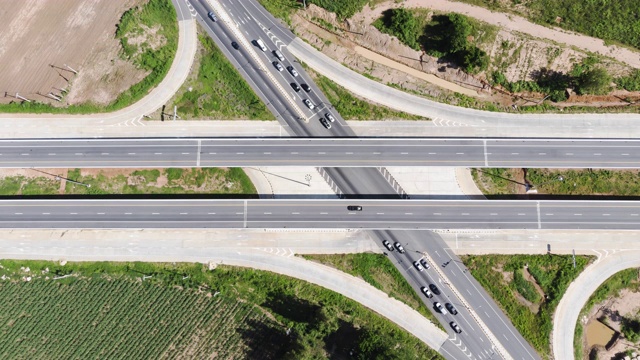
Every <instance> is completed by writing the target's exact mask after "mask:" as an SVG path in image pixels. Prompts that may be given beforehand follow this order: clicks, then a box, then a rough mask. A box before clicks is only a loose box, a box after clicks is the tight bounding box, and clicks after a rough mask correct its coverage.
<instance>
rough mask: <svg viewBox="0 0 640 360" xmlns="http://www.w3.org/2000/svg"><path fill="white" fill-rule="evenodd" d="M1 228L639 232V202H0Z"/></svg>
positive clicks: (304, 200)
mask: <svg viewBox="0 0 640 360" xmlns="http://www.w3.org/2000/svg"><path fill="white" fill-rule="evenodd" d="M353 204H358V205H360V206H362V207H363V210H362V211H349V210H347V206H348V205H353ZM0 227H1V228H73V229H75V228H257V229H263V228H289V229H291V228H298V229H300V228H302V229H345V228H346V229H358V228H361V229H547V230H548V229H593V230H597V229H601V230H606V229H626V230H638V229H640V202H636V201H628V202H625V201H468V200H463V201H460V200H309V199H302V200H201V199H196V200H185V199H179V200H119V199H115V200H111V199H110V200H97V199H86V200H84V199H83V200H70V199H64V200H53V199H52V200H0Z"/></svg>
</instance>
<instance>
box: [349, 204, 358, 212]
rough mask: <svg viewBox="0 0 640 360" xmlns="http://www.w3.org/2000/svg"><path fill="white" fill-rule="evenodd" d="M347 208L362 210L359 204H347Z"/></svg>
mask: <svg viewBox="0 0 640 360" xmlns="http://www.w3.org/2000/svg"><path fill="white" fill-rule="evenodd" d="M347 210H349V211H362V206H360V205H349V206H347Z"/></svg>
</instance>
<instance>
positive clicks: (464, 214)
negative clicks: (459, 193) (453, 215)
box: [460, 213, 469, 216]
mask: <svg viewBox="0 0 640 360" xmlns="http://www.w3.org/2000/svg"><path fill="white" fill-rule="evenodd" d="M460 215H463V216H466V215H469V213H462V214H460Z"/></svg>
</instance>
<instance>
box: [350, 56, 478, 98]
mask: <svg viewBox="0 0 640 360" xmlns="http://www.w3.org/2000/svg"><path fill="white" fill-rule="evenodd" d="M355 51H356V53H357V54H358V55H360V56H363V57H365V58H367V59H369V60H373V61H375V62H377V63H378V64H382V65H384V66H388V67H390V68H393V69H396V70H398V71H402V72H403V73H406V74H409V75H411V76H414V77H417V78H418V79H422V80H425V81H428V82H430V83H432V84H435V85H438V86H440V87H442V88H445V89H449V90H451V91H455V92H458V93H461V94H465V95H469V96H478V92H477V91H473V90H471V89H467V88H465V87H462V86H460V85H457V84H454V83H452V82H451V81H447V80H443V79H441V78H439V77H437V76H435V75H433V74H427V73H425V72H422V71H419V70H416V69H414V68H411V67H409V66H407V65H404V64H401V63H399V62H397V61H394V60H391V59H389V58H387V57H384V56H382V55H380V54H378V53H375V52H373V51H371V50H367V49H365V48H363V47H361V46H356V47H355Z"/></svg>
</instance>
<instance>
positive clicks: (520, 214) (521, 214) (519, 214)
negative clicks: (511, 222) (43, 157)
mask: <svg viewBox="0 0 640 360" xmlns="http://www.w3.org/2000/svg"><path fill="white" fill-rule="evenodd" d="M525 215H527V214H524V213H518V216H525Z"/></svg>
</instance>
